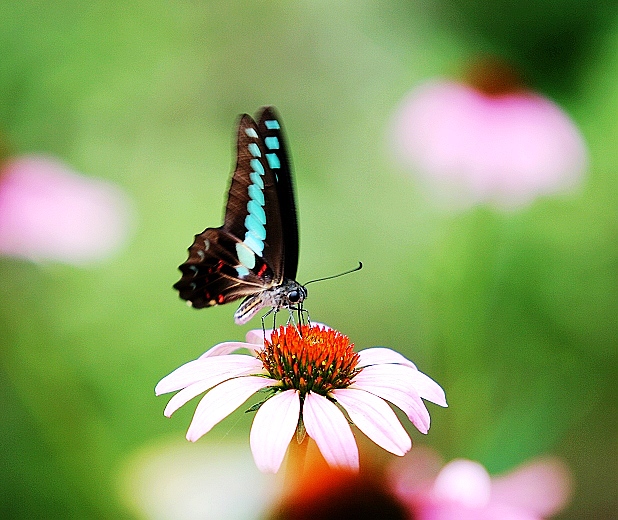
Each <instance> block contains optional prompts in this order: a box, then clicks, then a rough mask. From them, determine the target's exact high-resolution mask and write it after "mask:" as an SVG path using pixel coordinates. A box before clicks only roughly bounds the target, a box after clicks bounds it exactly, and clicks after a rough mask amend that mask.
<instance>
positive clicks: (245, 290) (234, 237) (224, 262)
mask: <svg viewBox="0 0 618 520" xmlns="http://www.w3.org/2000/svg"><path fill="white" fill-rule="evenodd" d="M236 143H237V150H236V151H237V161H236V168H235V170H234V174H233V175H232V180H231V184H230V189H229V193H228V200H227V204H226V209H225V220H224V224H223V226H221V227H219V228H208V229H206V230H205V231H204V232H203V233H201V234H199V235H196V237H195V241H194V243H193V244H192V245H191V247H190V248H189V258H188V259H187V261H186V262H185V263H183V264H182V265H181V266H180V267H179V269H180V271H181V272H182V277H181V279H180V280H179V281H178V282H177V283H176V284H175V285H174V288H176V289H177V290H178V291H179V294H180V297H181V298H183V299H185V300H187V301H188V302H189V303H191V305H192V306H193V307H195V308H203V307H210V306H213V305H220V304H223V303H227V302H230V301H234V300H237V299H239V298H242V297H245V296H251V295H255V294H259V293H261V292H263V291H265V290H268V289H271V288H273V287H277V286H279V285H281V284H282V282H283V280H284V275H285V276H286V277H288V272H293V274H294V275H295V274H296V264H297V263H298V229H297V221H296V210H295V202H294V193H293V186H292V181H291V178H290V168H289V162H288V159H287V154H286V150H285V143H284V141H283V136H282V130H281V124H280V122H279V120H278V118H277V116H276V114H275V112H274V110H273V109H272V108H268V107H267V108H265V109H263V111H262V112H261V115H260V118H259V124H256V123H255V121H254V120H253V119H252V118H251V117H250V116H248V115H246V114H245V115H243V116H242V117H241V118H240V122H239V125H238V132H237V139H236ZM288 249H289V250H290V252H291V254H292V260H293V264H294V265H293V269H292V268H291V267H290V265H289V262H288V261H287V254H288Z"/></svg>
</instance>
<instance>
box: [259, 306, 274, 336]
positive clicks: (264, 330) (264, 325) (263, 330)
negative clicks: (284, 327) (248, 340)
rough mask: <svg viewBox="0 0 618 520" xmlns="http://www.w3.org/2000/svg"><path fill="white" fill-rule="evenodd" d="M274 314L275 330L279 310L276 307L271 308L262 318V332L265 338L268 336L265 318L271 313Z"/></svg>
mask: <svg viewBox="0 0 618 520" xmlns="http://www.w3.org/2000/svg"><path fill="white" fill-rule="evenodd" d="M270 314H272V315H273V330H275V326H276V321H277V311H275V309H270V310H269V311H268V312H267V313H266V314H264V315H263V316H262V318H261V320H262V332H263V334H264V338H266V324H265V323H264V320H265V319H266V318H267V317H268V316H269V315H270Z"/></svg>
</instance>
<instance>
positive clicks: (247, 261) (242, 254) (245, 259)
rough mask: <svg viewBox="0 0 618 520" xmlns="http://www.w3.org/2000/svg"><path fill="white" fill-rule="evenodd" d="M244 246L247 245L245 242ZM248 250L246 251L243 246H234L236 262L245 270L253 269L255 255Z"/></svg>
mask: <svg viewBox="0 0 618 520" xmlns="http://www.w3.org/2000/svg"><path fill="white" fill-rule="evenodd" d="M245 245H248V244H246V242H245ZM262 247H264V246H262ZM250 249H253V248H250ZM250 249H247V248H246V247H245V246H244V245H243V244H236V254H237V255H238V260H239V261H240V263H241V264H242V265H244V266H245V267H246V268H247V269H253V268H254V267H255V255H254V254H253V251H251V250H250ZM260 255H261V252H260Z"/></svg>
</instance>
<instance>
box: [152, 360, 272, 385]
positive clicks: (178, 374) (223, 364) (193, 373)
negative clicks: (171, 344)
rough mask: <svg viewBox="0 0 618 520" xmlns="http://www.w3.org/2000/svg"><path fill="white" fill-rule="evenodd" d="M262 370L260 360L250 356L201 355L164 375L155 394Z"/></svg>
mask: <svg viewBox="0 0 618 520" xmlns="http://www.w3.org/2000/svg"><path fill="white" fill-rule="evenodd" d="M262 372H263V366H262V362H261V361H260V360H259V359H256V358H254V357H251V356H244V355H240V354H232V355H228V356H214V357H207V358H204V357H201V358H199V359H196V360H193V361H189V362H188V363H185V364H184V365H182V366H180V367H178V368H177V369H176V370H174V371H173V372H172V373H171V374H168V375H167V376H165V377H164V378H163V379H161V381H159V383H158V384H157V386H156V387H155V394H156V395H161V394H167V393H168V392H175V391H176V390H180V389H181V388H185V387H187V386H189V385H192V384H193V383H197V382H202V381H210V382H211V384H210V386H214V385H216V384H218V383H220V382H221V381H225V380H226V379H229V378H231V377H237V376H240V375H248V374H260V373H262Z"/></svg>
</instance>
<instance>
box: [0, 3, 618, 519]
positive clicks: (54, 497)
mask: <svg viewBox="0 0 618 520" xmlns="http://www.w3.org/2000/svg"><path fill="white" fill-rule="evenodd" d="M0 7H1V13H2V15H1V16H0V52H1V59H0V134H1V135H2V136H3V139H4V141H5V143H4V146H5V147H8V150H9V151H10V152H11V153H12V154H25V153H30V152H46V153H49V154H53V155H55V156H57V157H59V158H61V159H62V160H63V161H65V162H66V163H67V164H69V165H71V166H72V167H73V168H75V169H76V170H78V171H81V172H84V173H85V174H88V175H92V176H96V177H100V178H103V179H107V180H110V181H113V182H115V183H117V184H118V185H120V186H121V187H122V188H123V189H124V190H126V192H127V193H129V195H130V196H131V197H132V198H133V199H134V201H135V204H136V207H137V211H138V218H139V222H138V226H137V231H136V233H135V234H134V236H133V239H132V241H131V242H130V243H129V245H128V247H127V248H125V249H124V250H123V251H122V252H121V253H120V254H119V255H117V256H116V257H114V258H113V259H111V260H109V261H107V262H105V263H103V264H100V265H96V266H91V267H85V268H76V267H70V266H64V265H59V264H49V265H35V264H32V263H28V262H25V261H19V260H14V259H6V258H5V259H0V294H1V299H0V338H1V339H0V341H1V345H0V346H1V349H2V350H1V356H0V400H1V405H0V406H1V410H2V420H1V421H0V429H1V434H0V439H1V440H0V443H1V444H0V467H1V468H2V470H1V475H2V476H1V477H0V516H1V517H2V518H138V517H139V513H138V512H137V511H135V510H133V511H131V510H130V508H129V507H128V506H127V500H126V499H123V494H122V491H121V488H122V483H121V481H122V475H123V472H124V471H125V469H126V466H127V464H129V462H128V461H130V460H132V459H131V457H133V456H134V454H135V453H137V452H139V450H142V449H144V448H145V447H147V446H151V445H156V443H158V442H162V439H165V440H169V439H180V440H182V438H183V436H184V432H185V431H186V428H187V426H188V422H189V419H190V417H191V413H192V409H189V408H192V407H187V408H188V409H187V410H181V411H179V412H178V414H177V416H174V418H173V419H172V420H168V419H165V418H164V417H163V415H162V411H163V408H164V406H165V403H166V402H167V399H166V398H165V397H163V398H159V399H157V398H155V397H154V392H153V388H154V385H155V384H156V382H157V381H158V380H159V379H160V378H161V377H163V376H164V375H166V374H167V373H169V372H170V371H171V370H172V369H174V368H175V367H177V366H179V365H180V364H182V363H184V362H185V361H188V360H190V359H194V358H195V357H197V356H198V355H199V354H201V353H202V352H203V351H204V350H206V349H207V348H208V347H210V346H212V345H214V344H215V343H218V342H220V341H223V340H228V339H242V338H243V336H244V333H245V331H246V330H247V329H249V328H254V327H256V326H259V320H254V323H252V324H250V325H248V326H246V327H243V328H239V327H237V326H235V325H234V324H233V320H232V314H233V312H234V310H235V307H234V306H233V305H231V306H224V307H221V308H215V309H210V310H204V311H201V312H196V311H193V310H191V309H188V308H187V307H186V306H185V305H184V304H183V302H181V301H180V300H179V299H178V297H177V294H176V293H175V292H174V291H173V290H172V288H171V285H172V284H173V283H174V282H175V281H176V280H177V278H178V274H179V273H178V272H177V270H176V267H177V265H178V264H179V263H181V262H183V261H184V260H185V258H186V254H185V251H186V248H187V247H188V246H189V245H190V243H191V241H192V237H193V234H195V233H197V232H200V231H201V230H202V229H203V228H205V227H207V226H217V225H219V223H220V222H221V218H222V211H223V204H224V199H225V191H226V189H227V184H228V175H229V171H230V168H231V162H232V148H233V142H232V141H233V132H234V124H235V121H236V117H237V115H238V114H240V113H243V112H249V113H254V112H255V111H256V110H257V109H258V107H259V106H261V105H264V104H274V105H276V106H277V107H278V109H279V110H280V112H281V114H282V117H283V120H284V122H285V126H286V131H287V135H288V141H289V146H290V148H291V152H292V156H293V161H294V169H295V180H296V187H297V199H298V203H299V216H300V228H301V260H300V266H299V276H298V279H299V281H301V282H302V281H306V280H308V279H310V278H315V277H320V276H326V275H331V274H334V273H337V272H340V271H342V270H345V269H347V268H350V267H353V266H354V265H355V263H356V262H357V261H358V260H362V261H363V263H364V265H365V268H364V269H363V270H362V271H361V272H360V273H356V274H354V275H350V276H347V277H344V278H341V279H338V280H336V281H329V282H324V283H321V284H316V285H313V286H312V287H311V291H310V295H309V299H308V301H307V307H308V309H309V310H310V312H311V316H312V318H313V319H314V320H318V321H323V322H326V323H328V324H330V325H332V326H334V327H337V328H339V329H340V330H342V331H343V332H344V333H346V334H348V335H349V336H350V338H351V339H352V341H354V342H355V344H356V345H357V346H358V347H360V348H365V347H369V346H373V345H385V346H388V347H391V348H394V349H397V350H399V351H401V352H403V353H404V354H405V355H407V356H408V357H410V358H411V359H413V360H414V361H415V362H416V363H417V364H418V366H419V368H420V369H421V370H422V371H424V372H426V373H427V374H429V375H430V376H431V377H433V378H434V379H435V380H437V381H438V382H439V383H440V384H441V385H442V386H443V387H444V389H445V390H446V394H447V398H448V401H449V405H450V408H448V409H444V410H443V409H440V408H438V407H436V406H432V405H430V412H431V415H432V428H431V430H430V433H429V435H428V436H427V437H426V438H425V437H423V436H421V435H419V434H418V433H417V432H416V433H415V432H412V437H413V440H414V442H426V443H428V444H430V445H432V446H433V447H435V448H436V449H437V450H438V451H440V452H441V453H442V454H443V455H444V456H445V458H446V459H447V460H448V459H451V458H454V457H467V458H472V459H475V460H478V461H480V462H481V463H483V464H484V465H485V466H486V467H487V468H488V470H489V471H490V472H492V473H497V472H501V471H506V470H508V469H509V468H512V467H513V466H515V465H517V464H518V463H520V462H523V461H525V460H527V459H529V458H531V457H533V456H535V455H539V454H546V453H550V454H556V455H560V456H562V457H563V458H564V459H565V460H566V462H567V463H568V464H569V466H570V467H571V469H572V471H573V473H574V477H575V480H576V490H575V494H574V498H573V501H572V504H571V506H570V508H569V509H568V510H566V511H565V512H564V513H562V514H561V515H560V516H559V518H564V519H568V518H583V517H584V515H588V516H587V517H589V518H612V517H613V516H612V515H613V514H614V513H615V511H616V509H615V508H616V489H617V482H616V473H617V468H616V461H617V460H618V459H617V458H616V456H617V449H616V440H617V435H616V433H617V428H616V426H617V425H616V398H617V395H616V369H617V365H616V350H617V349H616V347H617V332H618V326H617V325H618V324H617V321H618V197H617V195H618V146H617V143H618V140H617V139H618V16H617V15H618V9H616V5H615V2H607V3H604V2H600V3H595V4H590V5H589V4H586V5H585V7H584V4H582V3H581V2H579V1H577V0H561V1H557V2H546V1H544V0H537V1H533V0H523V1H521V2H519V3H517V5H516V6H515V5H514V4H512V3H510V2H508V3H507V2H502V1H499V2H498V1H496V2H481V1H476V0H457V1H455V2H440V1H431V2H430V1H427V2H404V1H390V2H386V1H383V2H379V1H362V0H361V1H357V2H338V1H334V2H333V1H329V2H324V1H313V2H312V1H301V2H299V1H289V2H282V1H275V2H248V1H229V2H213V1H204V2H199V1H188V0H187V1H169V2H163V1H156V0H142V1H138V2H132V3H124V2H87V3H85V2H80V1H64V0H59V1H54V2H50V3H47V4H45V3H42V2H38V1H20V2H11V1H2V2H0ZM487 53H490V54H492V55H495V56H498V57H501V58H503V59H505V60H509V62H510V63H512V64H514V65H515V66H516V67H518V68H519V70H520V71H521V72H522V74H523V76H524V77H525V79H526V80H527V82H528V85H529V86H530V87H531V88H533V89H536V90H537V91H539V92H540V93H542V94H544V95H546V96H549V97H551V98H552V99H554V100H556V101H557V102H558V103H559V104H560V105H561V106H562V107H563V108H564V109H565V110H566V111H567V112H568V113H569V114H570V115H571V116H572V117H573V119H574V120H575V122H576V123H577V125H578V126H579V128H580V130H581V131H582V133H583V135H584V137H585V139H586V141H587V144H588V146H589V150H590V158H591V161H590V162H591V166H590V169H589V171H588V173H587V176H586V178H585V181H584V183H583V187H582V188H581V189H580V190H579V191H577V192H575V193H572V194H570V195H564V196H560V197H546V198H543V199H542V200H538V201H535V202H534V203H532V204H531V205H530V206H528V207H526V208H523V209H520V210H517V211H511V212H507V213H504V212H498V211H496V210H493V209H491V208H490V207H486V206H480V207H475V208H472V209H469V210H466V211H461V212H458V213H452V212H451V213H448V212H444V211H441V210H440V209H439V208H438V207H437V206H436V205H435V204H433V202H432V201H431V200H430V199H428V197H427V196H426V194H425V193H424V192H423V191H422V190H421V189H420V188H419V186H418V185H417V184H416V183H415V180H414V178H413V177H410V176H409V175H408V174H407V173H406V172H404V171H402V170H401V168H400V167H399V166H397V165H396V164H395V162H394V161H393V159H392V155H391V152H390V148H389V143H388V140H387V135H388V125H389V122H390V120H391V118H392V116H393V114H394V111H395V109H396V107H397V105H398V103H399V102H400V100H401V99H402V97H403V96H404V95H405V94H406V93H407V92H408V91H409V90H410V89H411V88H413V87H414V86H415V85H417V84H418V83H419V82H422V81H423V80H425V79H427V78H432V77H436V76H446V77H454V78H456V77H458V75H459V74H461V71H462V70H463V69H464V68H465V66H466V64H467V63H469V62H470V61H471V60H473V59H475V58H476V57H477V56H479V55H481V54H487ZM235 417H236V419H228V421H230V422H228V423H227V424H225V426H224V427H222V428H217V429H216V430H215V431H213V432H212V434H211V435H212V436H214V438H217V436H221V437H222V436H231V437H233V438H238V439H242V440H243V441H244V440H245V439H247V437H248V430H249V424H250V417H247V416H245V415H243V414H242V413H238V414H236V415H235ZM235 421H236V422H235ZM230 425H233V427H230ZM410 431H411V429H410Z"/></svg>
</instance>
